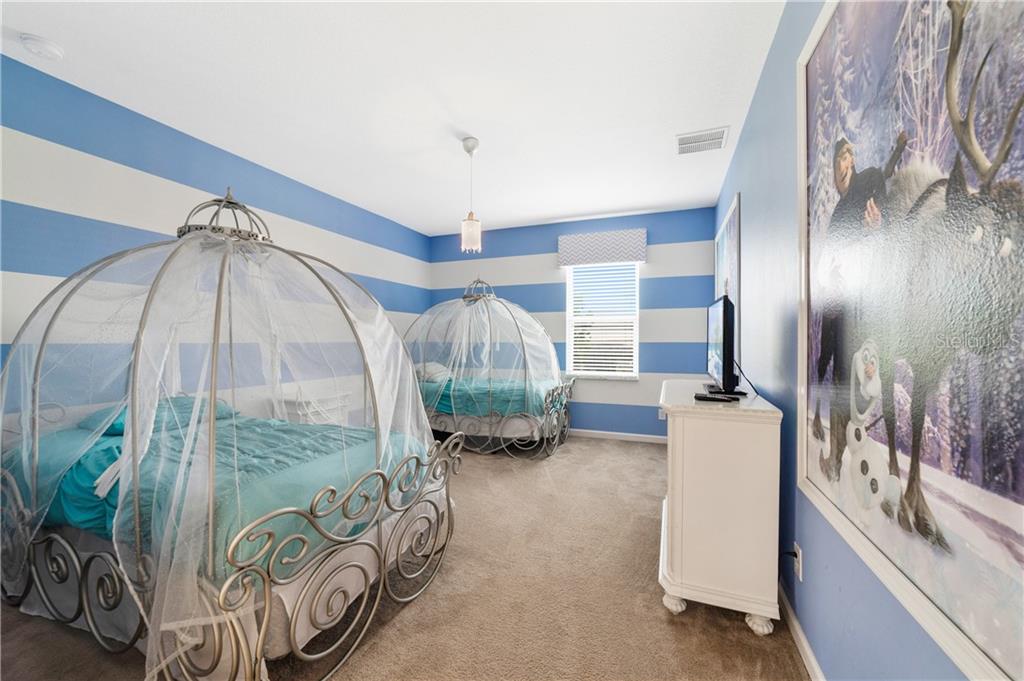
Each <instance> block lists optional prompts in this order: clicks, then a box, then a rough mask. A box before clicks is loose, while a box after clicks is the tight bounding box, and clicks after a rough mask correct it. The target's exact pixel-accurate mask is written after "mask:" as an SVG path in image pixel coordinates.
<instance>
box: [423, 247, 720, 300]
mask: <svg viewBox="0 0 1024 681" xmlns="http://www.w3.org/2000/svg"><path fill="white" fill-rule="evenodd" d="M430 270H431V280H432V287H433V288H436V289H447V288H462V287H464V286H465V285H466V284H468V283H469V282H471V281H472V280H473V279H475V278H477V277H480V278H481V279H483V280H484V281H486V282H487V283H489V284H491V285H492V286H509V285H513V284H552V283H560V282H564V281H565V270H563V269H562V268H560V267H559V266H558V254H557V253H541V254H539V255H516V256H507V257H496V258H483V259H480V260H455V261H450V262H436V263H433V264H432V265H431V266H430ZM714 273H715V242H714V241H689V242H684V243H676V244H657V245H654V246H648V247H647V262H646V263H643V264H641V265H640V278H641V279H644V278H648V277H688V276H700V275H713V274H714Z"/></svg>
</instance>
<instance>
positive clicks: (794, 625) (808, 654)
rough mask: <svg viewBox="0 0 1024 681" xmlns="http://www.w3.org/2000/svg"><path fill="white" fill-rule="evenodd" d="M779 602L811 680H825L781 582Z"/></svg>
mask: <svg viewBox="0 0 1024 681" xmlns="http://www.w3.org/2000/svg"><path fill="white" fill-rule="evenodd" d="M779 602H780V603H782V610H783V612H785V613H786V626H788V627H789V631H790V633H791V634H793V641H794V642H795V643H796V649H797V652H799V653H800V659H802V660H803V661H804V667H805V668H806V669H807V675H808V676H810V677H811V681H826V680H825V673H824V672H823V671H821V665H819V664H818V658H816V657H815V656H814V651H813V650H812V649H811V642H810V641H808V640H807V635H806V634H804V630H803V628H802V627H801V626H800V621H799V620H798V619H797V618H796V612H794V611H793V606H792V605H791V604H790V602H789V598H788V597H787V596H786V590H785V589H783V588H782V583H781V582H780V583H779Z"/></svg>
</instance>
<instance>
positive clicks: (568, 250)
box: [558, 229, 647, 267]
mask: <svg viewBox="0 0 1024 681" xmlns="http://www.w3.org/2000/svg"><path fill="white" fill-rule="evenodd" d="M612 262H647V230H646V229H620V230H616V231H614V232H587V233H585V234H563V235H562V236H560V237H558V265H559V267H567V266H569V265H594V264H597V263H612Z"/></svg>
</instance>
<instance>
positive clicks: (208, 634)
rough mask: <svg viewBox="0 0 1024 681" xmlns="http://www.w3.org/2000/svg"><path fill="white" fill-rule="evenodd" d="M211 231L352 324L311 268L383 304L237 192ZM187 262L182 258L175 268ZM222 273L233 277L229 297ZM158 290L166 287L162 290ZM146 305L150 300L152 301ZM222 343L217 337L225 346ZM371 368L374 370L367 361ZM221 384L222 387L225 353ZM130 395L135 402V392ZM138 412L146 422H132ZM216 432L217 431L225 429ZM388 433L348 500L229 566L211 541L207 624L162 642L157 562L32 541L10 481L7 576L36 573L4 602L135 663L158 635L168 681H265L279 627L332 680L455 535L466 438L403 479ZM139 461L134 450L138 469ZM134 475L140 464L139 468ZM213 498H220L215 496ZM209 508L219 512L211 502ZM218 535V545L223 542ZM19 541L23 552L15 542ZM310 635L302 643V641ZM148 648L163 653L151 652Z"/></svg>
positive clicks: (165, 635) (275, 514) (0, 483)
mask: <svg viewBox="0 0 1024 681" xmlns="http://www.w3.org/2000/svg"><path fill="white" fill-rule="evenodd" d="M207 208H213V210H214V212H213V216H212V217H211V218H210V220H209V221H208V222H206V223H201V222H198V221H194V220H193V218H195V216H196V214H197V213H198V212H199V211H200V210H202V209H207ZM239 215H241V216H242V219H241V220H240V219H239ZM224 216H230V217H229V219H231V220H232V222H229V223H228V225H227V226H222V225H221V221H222V220H223V219H224ZM204 231H208V232H210V233H213V234H216V235H219V236H220V237H221V238H230V239H236V240H239V241H249V242H255V243H258V244H259V245H260V247H261V248H267V249H272V250H273V251H280V252H284V253H285V254H286V255H288V256H289V257H292V258H295V259H297V260H300V261H302V262H303V264H305V266H306V267H307V268H309V269H310V271H312V272H313V274H314V275H316V277H317V279H318V280H319V281H320V282H321V283H322V284H323V285H324V286H326V287H327V288H328V290H329V291H330V292H331V294H332V297H333V298H334V300H335V302H336V303H337V304H338V307H339V309H340V312H341V313H342V314H345V315H346V319H348V316H347V312H346V310H345V307H344V305H343V304H342V302H341V301H340V299H339V298H338V295H337V292H336V291H334V289H333V288H332V287H331V286H330V285H329V284H327V282H326V281H325V280H324V278H323V277H322V276H321V275H319V274H318V273H317V272H316V271H315V270H313V268H312V266H311V265H310V264H309V262H308V261H315V262H317V263H318V264H320V265H323V266H324V267H327V268H329V269H331V270H333V271H334V272H336V273H337V274H338V275H340V276H341V277H344V278H345V279H346V280H348V281H350V282H351V283H352V284H353V285H355V286H356V287H358V288H359V289H360V290H361V291H362V292H363V293H365V294H366V295H367V296H369V298H370V299H373V296H372V295H371V294H370V293H369V292H368V291H366V289H365V288H364V287H363V286H361V285H360V284H359V283H358V282H356V281H355V280H354V279H352V278H351V277H350V276H349V275H347V274H345V273H344V272H341V271H340V270H338V269H337V268H334V267H333V266H331V265H330V264H329V263H327V262H326V261H324V260H321V259H320V258H316V257H314V256H308V255H304V254H298V253H294V252H291V251H285V249H282V248H280V247H278V246H274V245H273V244H272V242H271V241H270V233H269V230H268V229H267V227H266V224H265V223H264V222H263V220H262V219H261V218H259V216H258V215H256V214H255V213H253V212H252V211H250V210H249V209H248V208H246V207H245V206H243V205H242V204H239V203H237V202H236V201H235V200H234V199H233V198H232V197H231V194H230V190H229V191H228V193H227V195H226V196H225V197H224V198H221V199H215V200H212V201H209V202H206V203H204V204H201V205H200V206H198V207H197V208H196V209H195V210H193V211H192V212H191V213H190V214H189V216H188V219H186V221H185V224H184V226H182V227H181V228H180V229H179V230H178V235H179V238H193V237H192V236H191V235H193V234H195V233H196V232H204ZM162 243H163V242H162ZM157 245H160V244H151V245H146V246H142V247H138V248H135V249H129V250H128V251H124V252H122V253H120V254H115V255H112V256H109V257H108V258H105V259H104V260H102V261H100V262H99V263H97V264H94V265H91V266H89V267H87V268H85V269H83V270H82V271H80V272H79V273H77V274H76V275H72V277H71V278H69V279H68V281H70V280H71V279H74V278H76V277H80V278H82V279H81V280H82V281H85V280H88V279H89V278H90V277H92V276H94V275H95V274H96V273H97V272H98V271H100V270H102V269H103V268H104V267H105V266H106V264H109V263H110V262H113V261H115V260H116V259H117V258H119V257H124V256H126V255H130V254H132V253H135V252H137V251H139V250H141V249H148V248H153V247H154V246H157ZM177 250H178V249H176V250H175V251H173V252H172V255H171V256H170V257H171V258H173V257H174V255H175V254H176V253H177ZM226 259H227V256H225V260H226ZM224 271H225V268H224V267H223V266H222V267H221V274H220V277H221V284H220V285H218V292H219V290H220V287H221V285H222V283H223V279H224ZM158 277H159V275H158ZM80 286H81V282H80V283H79V285H78V286H77V287H74V288H72V291H71V293H70V294H68V297H70V295H73V294H74V292H75V291H76V290H77V288H80ZM155 286H156V282H154V285H153V288H155ZM60 289H61V286H58V287H57V289H55V290H54V292H52V293H51V294H49V296H47V297H46V298H44V300H43V301H42V302H41V303H40V304H39V305H38V306H37V307H36V310H34V311H33V312H32V314H31V315H30V316H29V319H28V321H26V326H27V325H28V324H29V322H31V320H32V318H33V317H34V316H35V315H36V314H37V313H38V311H39V310H40V309H41V308H43V306H44V305H46V304H47V301H48V300H50V298H51V297H52V296H54V295H55V294H56V292H57V291H58V290H60ZM149 296H150V298H152V296H153V290H152V289H151V291H150V294H149ZM218 296H219V293H218ZM218 306H219V301H218ZM61 307H62V306H61ZM61 307H58V312H59V310H60V309H61ZM144 314H145V313H143V317H144ZM349 322H350V323H351V320H350V319H349ZM218 324H219V319H218ZM51 325H52V321H51ZM24 328H25V327H23V329H24ZM217 328H218V329H219V325H218V327H217ZM218 332H219V331H218ZM20 335H21V332H20V331H19V335H18V336H16V337H15V340H14V343H13V344H12V347H13V346H16V345H17V344H18V341H19V338H20ZM139 335H140V336H141V331H140V333H139ZM216 339H217V336H216V335H215V341H214V345H215V346H216V344H217V343H216ZM138 345H139V340H138V338H136V342H135V348H136V349H135V353H136V358H135V359H136V361H135V362H134V363H133V366H134V365H136V364H137V359H138V357H137V353H138ZM360 351H362V347H361V346H360ZM363 361H364V369H365V368H366V367H365V363H366V359H365V353H364V354H363ZM38 363H39V362H38V361H37V367H36V383H38V380H39V376H38V374H39V371H38ZM211 372H212V375H213V376H216V373H217V367H216V354H214V357H213V367H212V369H211ZM133 379H134V376H133ZM367 380H368V381H369V390H370V396H371V399H372V400H373V413H374V418H375V419H376V415H377V413H378V407H377V401H376V399H377V396H376V393H375V392H374V387H373V378H372V376H371V375H368V378H367ZM131 386H132V388H131V389H132V395H134V394H135V381H134V380H133V381H132V384H131ZM33 398H34V400H33V423H34V426H33V434H34V436H35V442H34V448H33V462H32V465H33V466H34V467H35V466H38V448H39V445H38V431H39V425H38V422H39V420H40V418H41V417H40V409H41V407H42V406H44V403H42V402H40V401H39V399H38V394H37V391H36V390H33ZM210 399H211V400H213V399H216V382H215V380H212V381H211V389H210ZM134 404H135V400H134V399H132V400H130V401H129V409H130V410H133V409H134ZM131 414H132V416H133V417H134V416H136V414H135V412H134V411H132V412H131ZM42 418H44V420H45V417H42ZM210 421H211V423H213V421H214V419H210ZM377 425H378V433H377V452H376V454H377V456H376V468H375V469H374V470H370V471H367V472H365V473H363V474H362V475H361V477H359V478H358V479H357V480H356V481H355V482H354V483H353V484H351V485H350V486H349V487H348V488H346V489H338V488H337V487H335V486H333V485H330V484H328V485H326V486H324V487H323V488H321V489H320V490H318V491H317V492H316V493H315V494H313V495H312V497H311V498H310V502H309V504H308V506H305V507H285V508H279V509H276V510H274V511H272V512H270V513H267V514H265V515H263V516H261V517H259V518H257V519H256V520H253V521H252V522H249V523H248V524H247V525H246V526H245V527H243V528H241V529H240V530H239V531H238V532H236V533H235V534H234V536H233V537H232V538H231V540H230V542H229V543H228V544H227V548H226V549H225V550H224V555H223V556H215V555H214V554H213V541H212V539H211V540H209V548H208V550H209V554H208V560H207V566H206V572H205V574H202V575H197V576H196V580H197V583H196V584H195V589H196V596H197V599H198V601H199V602H200V603H201V604H202V608H203V609H204V610H205V612H206V617H202V618H200V619H198V620H196V621H194V622H188V623H183V624H180V625H178V624H168V623H166V622H165V623H163V629H162V630H161V631H159V632H154V631H148V630H147V627H146V618H144V617H143V615H142V612H146V613H149V609H150V607H151V606H152V604H153V602H154V598H153V597H154V594H155V593H156V589H157V581H158V579H157V578H156V566H155V561H154V559H153V557H152V556H150V555H147V554H142V555H138V556H135V558H136V565H135V567H134V568H133V570H132V572H133V573H135V574H137V575H138V577H137V579H133V578H132V577H130V576H129V574H128V571H127V570H126V569H125V566H124V565H123V564H122V563H121V562H120V561H119V559H118V558H117V556H116V555H115V551H113V549H111V550H109V551H108V550H99V551H92V552H87V551H86V550H85V549H84V548H83V547H82V546H77V545H76V542H75V541H74V540H71V539H69V538H68V537H67V536H65V535H64V534H62V530H60V529H54V528H43V529H42V530H40V531H38V533H37V534H36V535H35V536H32V535H31V533H33V532H35V530H34V529H33V528H34V525H33V511H32V510H31V508H30V505H29V504H26V503H25V501H26V500H25V498H23V496H22V492H21V488H20V486H19V483H18V480H17V479H16V478H15V477H14V476H13V475H12V474H11V473H10V472H9V471H7V470H2V471H0V474H2V475H0V496H2V497H3V498H4V501H3V504H2V512H3V532H4V539H5V541H4V545H5V547H7V546H20V547H25V548H24V551H23V552H22V553H23V554H22V555H17V556H14V558H13V560H8V561H5V569H6V568H7V567H8V566H10V565H12V564H13V565H15V566H26V565H27V568H28V569H27V570H22V569H21V567H19V568H18V571H17V572H16V573H15V574H16V575H23V576H21V577H18V578H15V579H16V583H17V584H19V585H22V584H23V585H22V586H21V587H20V588H17V589H15V592H14V593H11V592H9V591H8V590H7V589H6V588H5V589H4V590H3V598H4V600H5V601H6V602H7V603H8V604H10V605H13V606H19V605H21V604H22V603H23V602H24V601H25V600H26V599H27V598H29V597H30V595H31V594H32V593H33V592H34V593H35V594H36V595H37V596H38V602H39V603H40V604H41V607H42V608H43V609H45V611H46V612H47V613H48V614H49V616H50V617H52V618H53V619H54V620H56V621H58V622H61V623H64V624H75V625H76V626H82V627H84V628H86V629H88V630H89V631H90V632H91V633H92V635H93V637H94V638H95V639H96V641H97V642H98V643H99V644H100V645H101V646H102V647H103V648H104V649H106V650H107V651H108V652H111V653H121V652H124V651H126V650H129V649H130V648H133V647H137V646H139V645H141V642H142V641H149V638H148V637H151V636H158V637H159V639H158V641H157V642H156V647H157V650H159V651H160V653H159V655H158V660H159V662H160V664H159V666H158V673H159V674H160V676H161V677H162V678H165V679H172V678H184V679H189V680H195V679H200V678H204V677H211V678H216V679H217V680H218V681H220V679H229V680H232V681H234V680H236V679H241V680H245V681H255V680H256V679H259V678H261V676H262V674H263V670H264V668H265V664H266V662H267V660H268V659H269V656H268V651H267V642H268V636H270V635H271V634H272V631H271V630H272V628H273V627H272V625H273V624H274V623H278V624H279V623H282V622H283V623H285V626H286V630H287V633H286V639H287V640H286V642H283V643H281V646H279V648H278V650H284V652H279V653H275V654H274V655H273V657H274V658H277V657H281V656H284V655H286V654H288V653H290V654H291V655H292V656H293V657H294V658H297V659H299V660H302V661H309V662H315V661H323V660H326V658H328V657H331V656H335V657H337V658H338V659H337V661H336V662H335V663H334V664H333V666H331V667H330V669H329V670H327V671H326V672H325V673H324V674H323V675H322V676H321V678H322V679H326V678H328V677H330V676H331V675H333V674H334V673H335V672H336V671H337V670H338V669H339V668H340V667H341V666H342V665H343V664H344V663H345V662H346V661H347V660H348V659H349V657H350V656H351V654H352V652H353V651H354V650H355V648H356V647H357V646H358V645H359V643H360V641H361V640H362V638H363V636H364V635H365V633H366V631H367V629H368V627H369V625H370V623H371V622H372V621H373V619H374V616H375V614H376V613H377V611H378V606H379V605H380V602H381V599H382V596H383V595H384V594H385V593H386V594H387V596H388V598H390V599H391V600H392V601H394V602H396V603H400V604H404V603H408V602H411V601H412V600H414V599H416V598H417V597H419V596H420V595H421V594H422V593H423V592H424V591H425V590H426V588H427V587H428V586H429V585H430V584H431V583H432V582H433V580H434V578H435V577H436V576H437V574H438V570H439V569H440V566H441V564H442V562H443V560H444V557H445V554H446V553H447V549H448V544H449V540H450V539H451V536H452V532H453V531H454V521H455V518H454V507H453V503H452V500H451V495H450V489H449V483H450V479H451V476H452V475H455V474H457V473H458V472H459V468H460V466H461V461H462V458H461V450H462V447H463V443H464V435H463V434H462V433H460V432H455V433H454V434H453V435H451V436H450V437H448V438H447V439H446V440H445V441H444V442H436V441H435V442H434V443H433V445H432V446H431V447H430V448H429V449H427V448H426V447H425V445H424V446H423V448H422V450H421V451H420V453H419V454H417V453H415V452H414V453H411V454H409V453H408V452H407V456H406V457H405V458H404V459H403V460H402V461H401V462H400V463H399V464H398V465H397V467H395V468H394V469H393V470H391V471H390V472H388V471H385V470H383V468H382V463H381V447H382V445H381V435H380V432H379V424H377ZM214 428H215V424H214V425H211V426H210V429H211V433H210V436H211V438H215V431H214V430H213V429H214ZM416 446H417V447H418V446H419V445H416ZM137 451H138V447H135V448H134V449H133V459H134V458H135V457H136V454H135V452H137ZM211 458H212V457H211ZM132 463H133V465H134V466H136V467H137V466H138V461H137V459H136V460H133V462H132ZM27 484H28V488H27V489H28V493H29V494H30V495H32V498H31V499H30V501H34V495H36V494H37V491H36V485H37V480H36V475H35V471H34V470H33V471H32V472H31V474H30V478H29V480H28V481H27ZM209 494H210V495H213V494H214V489H213V486H212V484H211V485H210V487H209ZM210 506H211V509H212V508H213V498H212V497H211V500H210ZM283 518H284V519H287V520H290V521H292V523H291V525H289V526H294V525H296V521H297V524H298V525H299V526H300V527H301V529H300V530H295V531H291V532H289V533H287V534H281V533H280V529H279V528H280V524H278V525H275V521H279V520H281V519H283ZM141 522H142V521H141V518H140V516H139V513H138V503H136V504H135V505H134V531H135V534H136V546H141V541H139V540H138V537H139V533H140V532H141V527H140V525H141ZM208 522H209V523H210V525H209V527H210V528H213V527H215V526H216V522H217V519H216V515H215V513H213V512H212V511H211V515H210V516H209V521H208ZM208 534H209V535H211V536H212V534H213V532H212V531H211V532H208ZM12 537H14V539H15V540H14V541H10V540H11V539H12ZM110 546H112V545H110ZM87 553H88V555H85V554H87ZM21 580H24V581H23V583H22V581H21ZM289 588H291V589H292V594H291V596H290V597H291V598H294V601H293V603H292V607H291V609H290V611H289V609H288V608H287V607H286V606H285V605H283V603H284V601H283V600H282V599H281V598H278V595H277V590H279V589H280V590H288V589H289ZM295 591H297V595H296V594H295ZM140 605H141V606H142V611H141V612H140V609H139V606H140ZM125 609H130V612H128V614H129V615H135V616H136V617H137V624H133V625H132V626H129V627H128V629H129V631H127V632H126V631H124V629H125V627H124V626H123V622H122V623H120V624H119V625H118V627H117V630H116V631H115V630H112V628H105V627H109V620H108V621H107V623H106V624H105V623H104V618H103V617H102V616H101V613H104V612H106V613H113V612H114V611H119V610H120V611H124V610H125ZM150 615H151V613H150ZM132 621H133V622H135V621H136V620H132ZM303 628H305V634H301V633H300V631H299V630H300V629H303ZM149 644H150V645H149V648H150V650H153V642H152V641H149ZM285 646H286V650H285Z"/></svg>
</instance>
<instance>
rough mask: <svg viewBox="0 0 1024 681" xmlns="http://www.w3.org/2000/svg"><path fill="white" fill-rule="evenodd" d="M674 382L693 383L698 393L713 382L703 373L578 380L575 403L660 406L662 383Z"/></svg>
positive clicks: (573, 398) (573, 396)
mask: <svg viewBox="0 0 1024 681" xmlns="http://www.w3.org/2000/svg"><path fill="white" fill-rule="evenodd" d="M672 379H683V380H689V381H692V382H693V386H694V388H693V390H694V392H697V391H699V390H703V384H704V383H706V382H707V381H709V380H710V379H709V378H708V377H707V376H702V375H700V374H640V377H639V379H638V380H635V381H631V380H601V379H593V378H577V379H576V388H575V389H574V390H573V394H572V401H573V402H595V403H597V404H632V405H637V406H641V407H656V406H658V400H659V399H660V397H661V383H662V381H666V380H672Z"/></svg>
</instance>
